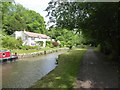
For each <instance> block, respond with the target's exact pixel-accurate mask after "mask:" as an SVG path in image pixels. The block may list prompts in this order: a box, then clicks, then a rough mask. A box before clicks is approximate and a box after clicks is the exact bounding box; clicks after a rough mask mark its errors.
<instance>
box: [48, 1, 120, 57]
mask: <svg viewBox="0 0 120 90" xmlns="http://www.w3.org/2000/svg"><path fill="white" fill-rule="evenodd" d="M46 11H47V12H48V16H49V18H50V22H55V23H56V27H61V28H67V29H69V30H74V29H78V31H79V30H82V33H83V34H84V36H85V37H87V39H89V40H91V41H92V42H93V43H94V44H95V45H98V44H99V45H100V46H101V50H102V51H103V52H104V53H109V54H112V55H113V56H114V57H117V58H118V57H119V55H120V51H119V49H120V48H119V46H120V44H119V43H118V42H119V40H120V31H119V19H118V18H119V12H120V7H119V3H118V2H104V3H100V2H94V3H90V2H63V1H56V2H52V1H51V2H49V6H48V7H47V8H46Z"/></svg>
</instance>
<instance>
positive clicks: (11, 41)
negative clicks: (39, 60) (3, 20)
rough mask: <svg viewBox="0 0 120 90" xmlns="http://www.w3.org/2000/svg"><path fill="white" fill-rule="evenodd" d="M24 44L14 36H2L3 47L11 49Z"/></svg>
mask: <svg viewBox="0 0 120 90" xmlns="http://www.w3.org/2000/svg"><path fill="white" fill-rule="evenodd" d="M21 45H22V42H21V41H20V40H17V39H15V38H14V37H10V36H7V35H6V36H4V37H2V47H4V48H9V49H17V48H19V47H20V46H21Z"/></svg>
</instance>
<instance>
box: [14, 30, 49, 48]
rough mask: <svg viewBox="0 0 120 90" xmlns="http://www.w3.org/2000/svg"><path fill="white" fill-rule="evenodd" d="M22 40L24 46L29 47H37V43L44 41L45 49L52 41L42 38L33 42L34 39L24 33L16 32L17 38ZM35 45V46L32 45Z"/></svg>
mask: <svg viewBox="0 0 120 90" xmlns="http://www.w3.org/2000/svg"><path fill="white" fill-rule="evenodd" d="M19 37H20V38H21V39H22V41H23V45H29V46H35V45H37V44H36V41H43V47H46V41H50V39H40V38H35V39H34V40H32V39H31V38H32V37H29V36H27V35H26V34H25V33H24V31H15V38H16V39H18V38H19ZM32 44H34V45H32Z"/></svg>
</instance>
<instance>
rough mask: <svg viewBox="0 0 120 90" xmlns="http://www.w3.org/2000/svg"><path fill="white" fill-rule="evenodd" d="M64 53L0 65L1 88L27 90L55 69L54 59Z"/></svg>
mask: <svg viewBox="0 0 120 90" xmlns="http://www.w3.org/2000/svg"><path fill="white" fill-rule="evenodd" d="M64 52H65V51H60V52H55V53H52V54H47V55H43V56H39V57H33V58H26V59H23V60H22V59H21V60H20V61H16V62H13V63H7V64H3V65H2V86H3V88H28V87H30V86H31V85H32V84H33V83H35V82H36V81H37V80H39V79H41V78H42V77H43V76H44V75H46V74H47V73H49V72H50V71H51V70H53V69H54V68H55V67H56V64H55V62H56V58H57V57H58V55H59V54H62V53H64Z"/></svg>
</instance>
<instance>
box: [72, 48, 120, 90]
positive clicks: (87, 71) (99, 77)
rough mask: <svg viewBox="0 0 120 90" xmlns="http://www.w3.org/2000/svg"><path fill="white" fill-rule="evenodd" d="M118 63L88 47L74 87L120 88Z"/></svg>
mask: <svg viewBox="0 0 120 90" xmlns="http://www.w3.org/2000/svg"><path fill="white" fill-rule="evenodd" d="M118 84H119V75H118V63H117V62H113V61H107V60H104V56H103V55H102V54H100V53H96V52H94V51H93V49H92V48H91V49H88V51H87V52H86V53H85V55H84V57H83V60H82V63H81V65H80V69H79V75H78V77H77V80H76V85H75V87H74V88H119V85H118Z"/></svg>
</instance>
